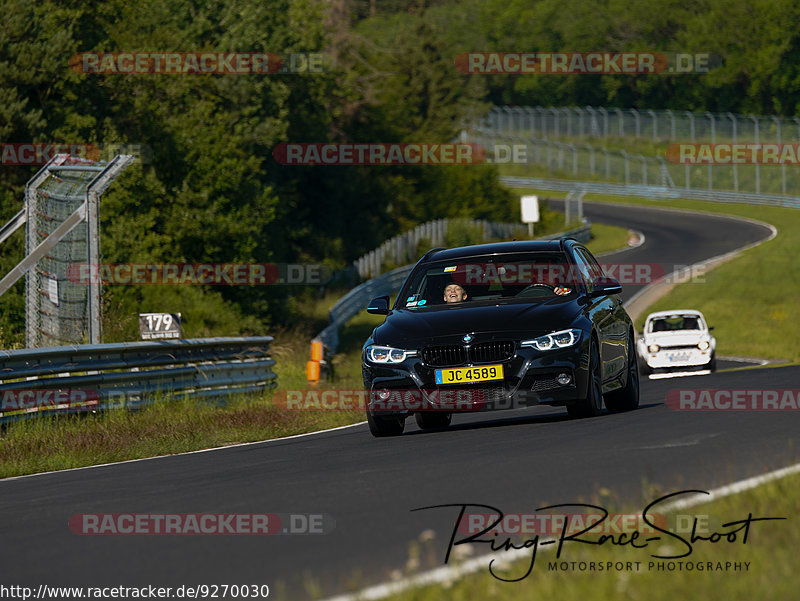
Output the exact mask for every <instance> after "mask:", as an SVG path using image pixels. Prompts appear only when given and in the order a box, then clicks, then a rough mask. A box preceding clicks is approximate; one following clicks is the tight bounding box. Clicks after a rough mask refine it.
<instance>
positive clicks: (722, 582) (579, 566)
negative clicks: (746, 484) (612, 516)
mask: <svg viewBox="0 0 800 601" xmlns="http://www.w3.org/2000/svg"><path fill="white" fill-rule="evenodd" d="M798 486H800V476H798V475H792V476H787V477H784V478H782V479H779V480H775V481H773V482H770V483H768V484H765V485H762V486H759V487H757V488H754V489H751V490H748V491H745V492H742V493H739V494H736V495H732V496H729V497H725V498H722V499H719V500H717V501H714V502H711V503H706V504H703V505H698V506H695V507H692V508H686V509H682V510H680V511H678V512H671V513H668V514H666V527H667V528H668V529H669V530H670V531H672V532H676V533H678V534H680V535H681V537H683V538H685V539H691V524H692V521H693V519H694V518H695V517H697V518H698V520H699V521H698V524H699V527H698V530H697V533H698V534H704V535H705V536H711V534H713V533H714V532H724V533H728V532H731V531H732V530H735V529H736V528H737V526H728V527H724V526H723V524H726V523H728V522H733V521H738V520H743V519H746V518H747V517H748V515H749V514H752V516H753V517H754V518H759V517H785V518H787V519H786V520H781V521H764V522H754V523H752V524H751V525H750V528H749V532H748V536H747V539H746V541H745V540H744V537H743V534H744V533H743V532H739V533H738V535H737V536H736V539H735V540H734V541H732V542H729V541H728V539H727V537H723V538H722V540H721V541H720V542H717V543H710V542H707V541H699V540H698V541H696V542H695V544H694V545H693V551H692V553H691V555H690V556H688V557H684V558H680V559H658V558H654V557H652V556H651V555H679V554H681V553H683V552H685V551H686V547H685V546H684V544H683V543H681V542H680V541H678V540H676V539H672V538H670V537H669V536H668V535H663V534H662V535H661V540H659V541H655V542H652V543H651V544H650V545H649V546H648V547H647V548H644V549H634V548H632V547H631V546H629V545H628V546H613V545H612V544H611V543H610V542H607V543H606V544H603V545H602V546H590V545H581V544H579V543H570V542H568V543H565V546H564V549H563V550H562V554H561V557H560V558H558V559H557V558H556V554H555V552H554V551H547V552H541V551H540V553H539V555H538V556H537V559H536V562H535V565H534V568H533V571H532V572H531V574H530V575H529V576H528V577H527V578H525V579H524V580H521V581H520V582H510V583H509V582H501V581H500V580H497V579H496V578H493V577H492V576H491V575H490V574H489V573H488V566H486V567H484V568H483V569H481V570H480V571H478V572H476V573H474V574H471V575H469V576H466V577H464V578H463V579H461V580H459V581H458V582H457V583H454V584H453V583H451V584H449V585H447V586H444V585H436V586H428V587H424V588H418V589H412V590H409V591H406V592H404V593H402V594H398V595H394V596H391V597H388V598H387V599H388V601H438V600H439V599H448V601H478V600H481V601H482V600H484V599H494V600H496V601H506V600H508V601H511V600H514V601H516V600H517V599H592V600H598V601H603V600H609V601H611V600H614V601H617V600H619V599H631V600H639V599H647V600H648V601H660V600H664V601H674V600H675V599H730V600H737V599H742V600H747V601H749V600H750V599H795V598H796V597H797V590H798V588H799V587H800V573H799V572H798V571H797V570H796V569H795V549H797V547H798V544H800V530H798V529H797V528H796V527H795V526H794V524H793V520H794V519H795V518H794V516H796V515H797V514H798V511H800V497H798V496H797V494H795V491H796V490H797V487H798ZM656 498H658V496H656V497H653V498H652V499H651V498H649V497H648V502H649V501H651V500H655V499H656ZM598 504H599V505H601V506H604V507H606V508H607V509H608V510H609V511H611V512H613V511H615V510H614V509H613V508H611V507H609V506H608V504H604V503H603V501H602V500H601V501H600V502H599V503H598ZM628 509H630V508H628ZM641 511H642V508H641V507H640V508H635V509H632V510H631V511H630V512H631V513H634V514H640V513H641ZM640 529H641V528H640ZM648 536H649V535H648ZM424 538H425V537H423V539H424ZM525 538H531V536H523V537H522V538H515V542H516V543H517V545H521V544H522V542H523V541H524V539H525ZM582 538H583V537H582ZM586 538H588V537H586ZM503 540H505V536H501V537H498V544H500V543H501V542H502V541H503ZM595 540H596V538H595ZM617 540H618V539H617ZM641 540H643V539H640V542H641ZM446 545H447V541H444V540H429V539H426V542H423V541H420V542H418V543H417V544H415V545H414V548H413V549H412V551H411V557H412V558H415V557H416V558H419V557H429V556H430V555H438V558H439V563H440V564H441V561H442V559H443V557H444V552H445V550H446V549H445V548H444V547H445V546H446ZM553 546H555V545H553ZM480 547H481V548H479V549H477V550H476V553H477V554H484V553H487V552H488V545H480ZM500 556H502V553H500ZM609 562H610V567H609ZM628 562H630V569H628ZM635 562H639V565H638V566H637V565H636V563H635ZM670 562H672V565H671V566H670ZM679 562H682V563H681V564H680V565H679ZM688 562H692V569H691V570H689V569H688ZM745 562H747V563H748V565H747V567H746V569H745ZM415 563H416V562H415V561H410V564H411V565H413V564H415ZM529 564H530V559H529V556H528V558H527V559H525V560H523V561H520V562H516V563H513V564H511V565H510V566H509V567H508V569H503V570H500V571H499V575H500V576H502V577H504V578H507V579H511V578H518V577H519V576H521V575H523V574H524V573H525V572H526V570H527V569H528V566H529ZM553 564H555V566H554V565H553ZM698 564H699V565H700V566H701V567H702V570H698V569H697V565H698ZM601 565H602V566H603V569H602V570H600V569H598V568H599V567H600V566H601ZM734 565H738V566H739V568H740V569H738V570H734V569H733V566H734ZM590 566H593V567H594V568H595V569H590ZM659 566H663V567H659ZM709 566H710V567H709ZM720 567H721V568H722V569H719V568H720ZM551 568H555V569H551ZM725 568H727V569H725Z"/></svg>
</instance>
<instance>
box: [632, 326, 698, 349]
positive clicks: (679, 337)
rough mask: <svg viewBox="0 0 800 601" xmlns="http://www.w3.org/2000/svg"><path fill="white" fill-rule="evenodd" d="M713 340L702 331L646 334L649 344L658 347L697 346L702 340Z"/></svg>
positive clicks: (646, 340)
mask: <svg viewBox="0 0 800 601" xmlns="http://www.w3.org/2000/svg"><path fill="white" fill-rule="evenodd" d="M703 339H706V340H711V337H710V336H709V335H708V333H706V332H703V331H702V330H691V331H689V332H687V331H678V332H650V333H649V334H645V342H646V343H647V344H657V345H658V346H663V347H670V346H688V345H693V344H697V343H698V342H700V340H703Z"/></svg>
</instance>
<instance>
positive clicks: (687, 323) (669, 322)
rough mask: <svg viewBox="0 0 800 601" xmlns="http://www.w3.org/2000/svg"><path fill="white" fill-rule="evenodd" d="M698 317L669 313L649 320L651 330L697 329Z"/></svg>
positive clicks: (698, 327) (698, 326) (698, 324)
mask: <svg viewBox="0 0 800 601" xmlns="http://www.w3.org/2000/svg"><path fill="white" fill-rule="evenodd" d="M699 329H700V319H699V318H698V317H697V315H670V316H669V317H656V318H654V319H653V320H652V321H651V322H650V331H651V332H675V331H678V330H699Z"/></svg>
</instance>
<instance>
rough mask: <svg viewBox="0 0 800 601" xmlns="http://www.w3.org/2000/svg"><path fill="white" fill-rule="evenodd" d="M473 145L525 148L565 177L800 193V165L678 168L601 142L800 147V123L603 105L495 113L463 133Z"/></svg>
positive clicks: (533, 161) (799, 120) (531, 157)
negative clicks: (794, 145) (515, 145)
mask: <svg viewBox="0 0 800 601" xmlns="http://www.w3.org/2000/svg"><path fill="white" fill-rule="evenodd" d="M466 139H468V140H470V141H472V142H475V143H479V144H482V145H484V146H486V147H487V148H489V149H491V148H492V147H494V146H496V145H498V144H503V145H512V144H518V145H519V144H521V145H525V147H526V149H527V152H526V159H527V163H528V164H534V165H539V166H542V167H544V168H546V169H547V170H548V171H549V172H551V173H557V174H558V175H560V176H563V177H570V178H583V179H587V180H595V181H606V182H614V183H621V184H625V185H632V184H635V185H644V186H653V185H655V186H666V187H671V188H684V189H687V190H689V189H693V190H719V191H732V192H744V193H749V194H756V195H776V194H785V195H795V196H796V195H800V165H796V164H791V163H790V164H786V163H782V164H775V165H758V164H736V163H732V164H716V165H710V164H702V165H699V164H678V163H674V162H670V161H668V160H667V159H666V154H667V153H666V152H665V151H666V148H665V149H664V150H665V151H664V152H663V154H660V153H659V154H657V155H653V154H649V155H648V154H641V153H635V152H630V151H629V150H625V149H621V150H620V149H613V148H610V147H606V146H601V145H597V144H596V142H600V141H606V142H607V144H608V146H613V145H614V144H620V143H622V144H624V143H626V142H628V143H629V142H630V141H631V140H635V141H636V143H637V144H638V145H639V146H641V147H646V145H647V144H648V143H652V144H655V145H667V144H670V143H681V144H690V143H691V144H700V143H710V144H720V143H731V144H734V143H741V144H745V143H746V144H798V143H800V117H788V118H787V117H776V116H763V115H738V114H733V113H725V114H720V113H692V112H690V111H669V110H667V111H655V110H646V111H638V110H636V109H617V108H609V109H606V108H603V107H585V108H578V107H560V108H558V107H494V108H493V109H492V110H491V111H490V112H489V114H488V115H487V116H486V117H485V118H484V119H483V120H481V121H480V122H479V123H477V124H476V125H474V127H472V129H471V130H470V131H469V132H465V133H464V135H462V141H465V140H466ZM584 140H587V141H589V142H592V143H591V144H590V143H588V142H587V141H584ZM651 148H652V147H651ZM650 152H651V153H652V150H650Z"/></svg>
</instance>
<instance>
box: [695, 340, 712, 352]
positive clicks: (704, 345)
mask: <svg viewBox="0 0 800 601" xmlns="http://www.w3.org/2000/svg"><path fill="white" fill-rule="evenodd" d="M708 347H709V344H708V340H701V341H700V342H699V343H698V344H697V348H699V349H700V350H701V351H704V350H706V349H707V348H708Z"/></svg>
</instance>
